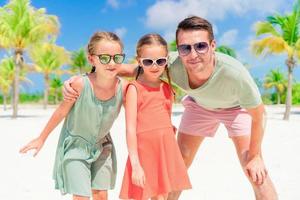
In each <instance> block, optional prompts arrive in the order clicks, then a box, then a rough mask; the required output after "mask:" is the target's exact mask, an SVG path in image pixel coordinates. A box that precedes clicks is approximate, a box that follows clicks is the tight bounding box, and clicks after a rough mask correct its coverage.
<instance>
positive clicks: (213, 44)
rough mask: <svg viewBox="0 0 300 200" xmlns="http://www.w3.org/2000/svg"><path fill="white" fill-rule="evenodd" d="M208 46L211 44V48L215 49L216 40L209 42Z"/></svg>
mask: <svg viewBox="0 0 300 200" xmlns="http://www.w3.org/2000/svg"><path fill="white" fill-rule="evenodd" d="M210 46H211V48H212V50H213V51H215V50H216V46H217V42H216V40H212V41H211V43H210Z"/></svg>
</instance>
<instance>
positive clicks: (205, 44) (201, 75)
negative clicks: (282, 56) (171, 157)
mask: <svg viewBox="0 0 300 200" xmlns="http://www.w3.org/2000/svg"><path fill="white" fill-rule="evenodd" d="M176 43H177V47H178V54H179V56H178V57H177V58H175V60H174V61H173V62H171V64H170V67H169V71H170V74H171V78H172V81H173V82H175V83H176V84H177V85H178V86H179V87H180V88H182V89H183V90H184V91H185V92H186V93H187V95H188V96H187V97H186V98H185V99H184V100H183V101H182V103H183V105H184V107H185V110H184V113H183V116H182V119H181V123H180V126H179V133H178V145H179V147H180V150H181V153H182V156H183V159H184V161H185V164H186V166H187V168H189V167H190V165H191V164H192V162H193V159H194V157H195V155H196V152H197V151H198V148H199V146H200V144H201V143H202V142H203V140H204V139H205V137H213V136H214V134H215V132H216V130H217V128H218V126H219V124H220V123H223V124H224V125H225V127H226V128H227V131H228V135H229V137H230V138H231V139H232V141H233V143H234V145H235V148H236V152H237V155H238V158H239V160H240V163H241V166H242V168H243V170H244V172H245V174H246V175H247V177H248V179H249V181H250V182H251V185H252V187H253V190H254V193H255V196H256V199H257V200H276V199H277V194H276V191H275V188H274V186H273V184H272V181H271V180H270V177H269V176H268V173H267V170H266V167H265V165H264V162H263V158H262V152H261V143H262V139H263V133H264V112H265V110H264V105H263V103H262V100H261V97H260V94H259V91H258V88H257V86H256V84H255V83H254V81H253V79H252V78H251V76H250V74H249V72H248V71H247V69H246V68H245V67H244V66H243V65H242V64H241V63H240V62H239V61H237V60H236V59H234V58H232V57H229V56H227V55H224V54H221V53H217V52H215V48H216V42H215V40H214V35H213V30H212V26H211V24H210V23H209V22H208V21H207V20H205V19H203V18H200V17H197V16H192V17H189V18H186V19H184V20H183V21H181V22H180V23H179V25H178V27H177V30H176ZM132 71H133V67H132V66H131V67H130V66H129V65H123V69H120V72H123V74H132ZM69 83H70V81H67V82H66V83H65V88H64V95H65V98H70V99H72V98H73V96H72V94H71V93H72V89H71V88H70V86H69ZM179 196H180V191H179V192H174V193H171V194H170V195H169V197H168V199H169V200H176V199H178V198H179Z"/></svg>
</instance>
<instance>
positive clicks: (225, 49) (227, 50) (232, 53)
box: [216, 45, 236, 58]
mask: <svg viewBox="0 0 300 200" xmlns="http://www.w3.org/2000/svg"><path fill="white" fill-rule="evenodd" d="M216 51H217V52H221V53H224V54H226V55H228V56H231V57H233V58H236V53H235V51H234V49H232V48H230V47H228V46H225V45H220V46H218V47H217V48H216Z"/></svg>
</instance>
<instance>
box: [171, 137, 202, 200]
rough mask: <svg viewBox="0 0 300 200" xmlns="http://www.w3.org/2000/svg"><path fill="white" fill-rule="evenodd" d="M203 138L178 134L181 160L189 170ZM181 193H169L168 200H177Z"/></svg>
mask: <svg viewBox="0 0 300 200" xmlns="http://www.w3.org/2000/svg"><path fill="white" fill-rule="evenodd" d="M204 138H205V137H202V136H192V135H188V134H184V133H181V132H179V134H178V138H177V142H178V145H179V148H180V151H181V154H182V158H183V160H184V163H185V165H186V167H187V168H189V167H190V166H191V164H192V162H193V160H194V158H195V155H196V153H197V151H198V148H199V146H200V144H201V143H202V141H203V140H204ZM180 194H181V191H176V192H171V193H170V194H169V197H168V200H177V199H179V196H180Z"/></svg>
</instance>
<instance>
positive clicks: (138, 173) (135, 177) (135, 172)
mask: <svg viewBox="0 0 300 200" xmlns="http://www.w3.org/2000/svg"><path fill="white" fill-rule="evenodd" d="M131 179H132V183H133V184H134V185H137V186H139V187H141V188H144V186H145V182H146V177H145V174H144V170H143V168H142V167H141V166H140V165H139V166H138V167H136V168H135V169H132V176H131Z"/></svg>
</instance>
